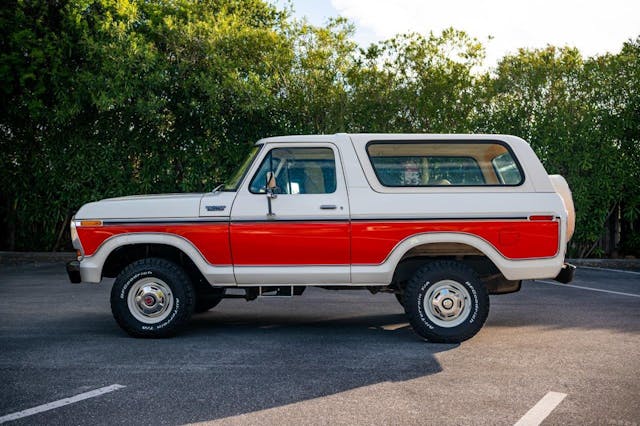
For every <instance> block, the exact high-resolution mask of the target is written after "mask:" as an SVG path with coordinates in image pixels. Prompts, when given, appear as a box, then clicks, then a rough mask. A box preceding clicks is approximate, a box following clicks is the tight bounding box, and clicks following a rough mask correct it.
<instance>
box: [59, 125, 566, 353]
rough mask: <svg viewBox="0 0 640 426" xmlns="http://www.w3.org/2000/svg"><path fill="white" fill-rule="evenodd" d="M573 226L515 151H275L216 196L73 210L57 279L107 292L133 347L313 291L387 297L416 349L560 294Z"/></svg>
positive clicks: (296, 140) (525, 154) (520, 143)
mask: <svg viewBox="0 0 640 426" xmlns="http://www.w3.org/2000/svg"><path fill="white" fill-rule="evenodd" d="M574 216H575V215H574V207H573V201H572V198H571V192H570V191H569V187H568V185H567V183H566V181H565V180H564V178H563V177H561V176H557V175H552V176H549V175H548V174H547V172H546V171H545V169H544V167H543V166H542V164H541V163H540V161H539V160H538V158H537V157H536V155H535V153H534V152H533V150H532V149H531V147H530V146H529V144H528V143H527V142H525V141H524V140H522V139H520V138H517V137H514V136H506V135H437V134H336V135H313V136H282V137H272V138H266V139H263V140H260V141H258V142H257V143H256V145H255V147H254V149H253V150H252V151H251V153H250V155H249V156H248V158H247V160H246V161H245V162H244V164H242V166H240V167H239V168H238V170H237V173H236V174H235V175H234V176H233V177H232V178H231V179H230V180H229V181H228V182H227V183H226V184H224V185H221V186H219V187H218V188H216V189H215V190H213V191H212V192H208V193H204V194H202V193H200V194H168V195H146V196H129V197H121V198H111V199H106V200H102V201H98V202H93V203H89V204H86V205H84V206H82V208H80V210H78V212H77V213H76V214H75V216H74V218H73V220H72V223H71V235H72V240H73V245H74V247H75V248H76V249H77V254H78V257H77V259H76V260H74V261H72V262H69V264H68V265H67V271H68V274H69V278H70V280H71V281H72V282H91V283H98V282H100V281H101V280H102V279H103V278H104V277H115V282H114V284H113V288H112V291H111V309H112V311H113V315H114V317H115V319H116V321H117V323H118V324H119V325H120V326H121V327H122V328H123V329H124V330H125V331H126V332H127V333H129V334H130V335H132V336H138V337H164V336H169V335H172V334H175V333H176V332H177V331H178V330H179V329H180V327H182V326H184V325H185V324H186V323H187V322H188V320H189V318H190V317H191V315H192V313H193V312H204V311H206V310H209V309H211V308H213V307H214V306H215V305H217V304H218V303H219V302H220V301H221V300H222V299H224V298H244V299H246V300H253V299H256V298H258V297H268V296H294V295H300V294H302V292H303V291H304V290H305V288H306V287H307V286H317V287H322V288H327V289H338V290H340V289H350V290H353V289H363V290H368V291H370V292H372V293H378V292H382V293H393V294H395V297H396V298H397V299H398V302H399V303H400V304H401V305H402V306H403V307H404V310H405V312H406V315H407V318H408V320H409V322H410V324H411V326H412V328H413V330H414V331H415V333H416V334H418V335H419V336H421V337H422V338H425V339H427V340H429V341H433V342H460V341H463V340H466V339H469V338H470V337H472V336H473V335H475V334H476V333H477V332H478V331H479V330H480V328H481V327H482V325H483V324H484V322H485V320H486V318H487V315H488V313H489V295H490V294H504V293H511V292H516V291H518V290H519V289H520V286H521V283H522V280H525V279H549V278H555V279H556V280H557V281H560V282H569V281H571V279H572V278H573V272H574V269H575V268H574V267H573V266H572V265H568V264H566V263H565V262H564V258H565V251H566V246H567V242H568V241H569V239H570V238H571V236H572V234H573V229H574Z"/></svg>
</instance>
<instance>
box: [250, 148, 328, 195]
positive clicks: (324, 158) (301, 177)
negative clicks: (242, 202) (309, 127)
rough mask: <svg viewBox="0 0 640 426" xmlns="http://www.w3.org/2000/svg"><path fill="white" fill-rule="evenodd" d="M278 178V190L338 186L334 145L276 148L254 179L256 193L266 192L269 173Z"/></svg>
mask: <svg viewBox="0 0 640 426" xmlns="http://www.w3.org/2000/svg"><path fill="white" fill-rule="evenodd" d="M269 172H272V173H273V174H274V176H275V178H276V188H275V190H274V192H275V193H277V194H329V193H332V192H335V190H336V162H335V157H334V155H333V150H332V149H331V148H274V149H272V150H271V151H269V153H268V154H267V156H266V157H265V158H264V160H263V161H262V164H261V165H260V168H259V169H258V171H257V172H256V174H255V176H254V177H253V179H252V180H251V185H250V186H249V190H250V191H251V192H252V193H254V194H262V193H265V192H266V182H267V174H268V173H269Z"/></svg>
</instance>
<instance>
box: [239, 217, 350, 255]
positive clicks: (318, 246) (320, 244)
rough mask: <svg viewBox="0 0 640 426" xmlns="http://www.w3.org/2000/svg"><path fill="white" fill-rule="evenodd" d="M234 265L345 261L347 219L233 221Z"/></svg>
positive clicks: (346, 252)
mask: <svg viewBox="0 0 640 426" xmlns="http://www.w3.org/2000/svg"><path fill="white" fill-rule="evenodd" d="M231 246H232V247H233V249H232V251H233V261H234V264H236V265H348V264H349V262H350V257H351V256H350V253H349V222H346V221H345V222H307V223H301V222H277V221H274V222H269V223H264V222H261V223H251V222H247V223H242V222H239V223H232V224H231Z"/></svg>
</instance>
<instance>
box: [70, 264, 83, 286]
mask: <svg viewBox="0 0 640 426" xmlns="http://www.w3.org/2000/svg"><path fill="white" fill-rule="evenodd" d="M67 275H69V281H71V282H72V283H74V284H78V283H80V282H82V278H81V277H80V261H79V260H72V261H71V262H68V263H67Z"/></svg>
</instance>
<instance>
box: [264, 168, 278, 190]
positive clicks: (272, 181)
mask: <svg viewBox="0 0 640 426" xmlns="http://www.w3.org/2000/svg"><path fill="white" fill-rule="evenodd" d="M276 186H277V184H276V175H275V174H273V172H267V185H266V187H267V192H269V190H271V192H273V189H274V188H275V187H276Z"/></svg>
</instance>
